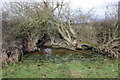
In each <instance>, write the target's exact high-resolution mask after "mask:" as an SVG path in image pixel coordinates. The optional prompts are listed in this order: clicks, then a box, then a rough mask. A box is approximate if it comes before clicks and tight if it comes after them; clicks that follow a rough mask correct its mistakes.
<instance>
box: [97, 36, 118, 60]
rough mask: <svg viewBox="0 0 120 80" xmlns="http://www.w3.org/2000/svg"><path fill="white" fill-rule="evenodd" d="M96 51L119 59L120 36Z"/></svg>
mask: <svg viewBox="0 0 120 80" xmlns="http://www.w3.org/2000/svg"><path fill="white" fill-rule="evenodd" d="M95 51H97V52H98V53H102V54H105V55H107V56H110V57H112V58H117V59H118V57H119V56H120V38H115V39H112V40H111V41H109V42H108V43H106V44H104V45H101V46H99V47H98V48H96V49H95Z"/></svg>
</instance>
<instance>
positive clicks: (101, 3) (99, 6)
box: [0, 0, 120, 17]
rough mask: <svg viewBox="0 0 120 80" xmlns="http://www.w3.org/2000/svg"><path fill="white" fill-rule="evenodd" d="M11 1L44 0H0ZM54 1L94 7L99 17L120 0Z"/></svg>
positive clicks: (75, 7) (76, 6) (75, 6)
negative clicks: (109, 5)
mask: <svg viewBox="0 0 120 80" xmlns="http://www.w3.org/2000/svg"><path fill="white" fill-rule="evenodd" d="M9 1H21V2H28V1H39V2H40V1H42V0H1V1H0V2H9ZM48 1H50V0H48ZM52 1H64V2H70V1H71V8H72V9H73V10H75V9H78V8H82V9H83V10H84V11H89V10H90V9H92V8H94V9H95V12H96V14H97V15H98V16H99V17H101V16H103V14H104V8H105V6H106V5H108V4H111V3H118V1H120V0H52ZM0 5H1V4H0Z"/></svg>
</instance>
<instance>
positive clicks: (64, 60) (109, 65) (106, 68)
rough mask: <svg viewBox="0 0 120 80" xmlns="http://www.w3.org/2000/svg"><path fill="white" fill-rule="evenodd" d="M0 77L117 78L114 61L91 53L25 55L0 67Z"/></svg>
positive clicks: (115, 61) (116, 64) (116, 65)
mask: <svg viewBox="0 0 120 80" xmlns="http://www.w3.org/2000/svg"><path fill="white" fill-rule="evenodd" d="M2 74H3V77H4V78H118V60H116V59H114V60H112V59H110V58H108V57H105V56H103V55H101V54H98V53H94V52H89V53H88V52H84V53H60V54H52V55H51V56H47V57H46V56H45V55H39V54H28V55H25V56H24V58H23V62H21V63H14V64H10V65H9V66H6V67H4V68H3V73H2Z"/></svg>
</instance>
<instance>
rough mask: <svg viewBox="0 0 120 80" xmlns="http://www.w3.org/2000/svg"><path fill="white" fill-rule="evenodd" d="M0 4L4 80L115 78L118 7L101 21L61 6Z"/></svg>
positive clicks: (90, 13)
mask: <svg viewBox="0 0 120 80" xmlns="http://www.w3.org/2000/svg"><path fill="white" fill-rule="evenodd" d="M2 4H3V8H2V10H1V11H2V13H3V15H2V66H3V67H2V68H3V72H2V74H3V78H29V77H31V78H49V77H50V78H117V77H118V56H119V55H120V24H119V23H120V20H119V14H118V13H119V12H120V10H119V5H118V4H110V5H108V6H106V8H105V9H106V11H105V15H104V17H105V18H103V19H101V20H99V19H97V18H95V14H94V9H90V10H89V11H88V12H84V11H83V10H82V9H81V8H79V9H76V10H74V11H73V10H72V9H71V7H70V2H68V3H66V2H64V1H57V0H54V1H53V0H51V1H50V0H42V1H41V2H10V3H2Z"/></svg>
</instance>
